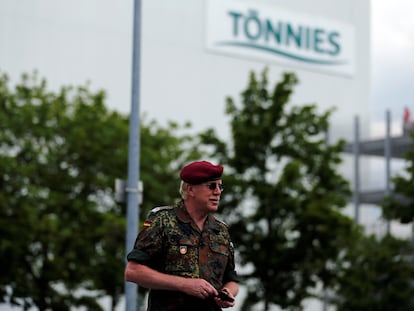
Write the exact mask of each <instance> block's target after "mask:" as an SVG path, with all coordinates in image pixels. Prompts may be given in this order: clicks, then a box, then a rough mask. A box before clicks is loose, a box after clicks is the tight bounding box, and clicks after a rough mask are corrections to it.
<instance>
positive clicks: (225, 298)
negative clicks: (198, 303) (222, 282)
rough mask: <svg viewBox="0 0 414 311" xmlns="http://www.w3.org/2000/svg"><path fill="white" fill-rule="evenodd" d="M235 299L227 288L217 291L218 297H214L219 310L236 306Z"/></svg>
mask: <svg viewBox="0 0 414 311" xmlns="http://www.w3.org/2000/svg"><path fill="white" fill-rule="evenodd" d="M234 298H235V297H234V296H233V295H232V294H231V293H230V291H229V290H228V289H227V288H223V289H222V290H220V291H219V293H218V296H217V297H214V300H215V301H216V303H217V305H218V306H220V307H221V308H229V307H233V306H234V305H235V304H236V301H235V299H234Z"/></svg>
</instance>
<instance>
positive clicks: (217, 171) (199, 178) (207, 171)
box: [180, 161, 223, 185]
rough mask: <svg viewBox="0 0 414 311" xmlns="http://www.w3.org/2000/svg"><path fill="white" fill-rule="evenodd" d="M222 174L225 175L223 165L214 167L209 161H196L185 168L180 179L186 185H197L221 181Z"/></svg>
mask: <svg viewBox="0 0 414 311" xmlns="http://www.w3.org/2000/svg"><path fill="white" fill-rule="evenodd" d="M221 174H223V166H222V165H220V164H218V165H213V164H211V163H210V162H208V161H195V162H191V163H190V164H187V165H186V166H184V167H183V169H182V170H181V172H180V177H181V179H182V180H183V181H184V182H186V183H189V184H192V185H197V184H201V183H203V182H206V181H210V180H217V179H220V178H221Z"/></svg>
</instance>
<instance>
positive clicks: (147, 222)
mask: <svg viewBox="0 0 414 311" xmlns="http://www.w3.org/2000/svg"><path fill="white" fill-rule="evenodd" d="M151 225H152V223H151V222H150V221H146V222H144V227H151Z"/></svg>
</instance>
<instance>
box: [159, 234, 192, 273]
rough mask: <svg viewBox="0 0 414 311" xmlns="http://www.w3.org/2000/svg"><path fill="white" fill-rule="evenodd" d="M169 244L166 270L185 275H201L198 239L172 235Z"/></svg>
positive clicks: (166, 255)
mask: <svg viewBox="0 0 414 311" xmlns="http://www.w3.org/2000/svg"><path fill="white" fill-rule="evenodd" d="M167 244H168V245H167V247H166V254H165V272H167V273H169V274H172V275H178V276H184V277H191V278H196V277H199V275H200V271H199V265H198V247H199V242H198V240H195V239H188V238H182V237H181V238H180V237H177V236H176V237H174V236H172V237H169V239H168V242H167Z"/></svg>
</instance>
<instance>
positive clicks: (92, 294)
mask: <svg viewBox="0 0 414 311" xmlns="http://www.w3.org/2000/svg"><path fill="white" fill-rule="evenodd" d="M46 86H47V85H46V81H45V80H40V79H39V78H38V76H37V74H34V75H32V76H29V75H24V76H23V78H22V81H21V82H20V83H18V84H17V85H16V86H15V88H14V89H10V88H9V80H8V77H7V75H5V74H2V75H1V76H0V109H1V111H2V113H1V114H0V236H1V242H0V264H1V265H2V270H1V271H2V272H1V274H0V300H1V301H2V302H8V303H10V304H16V305H21V306H22V307H23V309H28V308H29V307H31V306H36V307H37V308H38V309H39V310H46V309H57V310H68V309H69V307H70V306H82V305H83V306H86V307H87V308H88V309H90V310H99V309H100V308H101V307H100V306H99V305H98V303H97V302H96V301H97V298H99V297H102V296H104V295H105V296H107V295H109V296H110V297H112V306H113V308H114V306H115V305H116V304H117V302H118V300H119V297H120V295H121V294H122V292H123V287H124V280H123V270H124V264H125V213H124V212H125V208H124V206H119V205H117V204H116V203H115V202H114V200H113V187H114V180H115V178H123V177H124V176H126V173H127V147H128V124H129V120H128V118H127V117H126V116H123V115H121V114H119V113H117V112H111V111H108V109H107V108H106V107H105V105H104V100H105V93H104V92H103V91H98V92H96V93H92V92H91V91H89V89H88V87H79V88H73V87H63V88H61V89H60V90H59V91H58V92H56V93H55V92H51V91H48V90H47V87H46ZM189 126H190V125H186V126H185V127H184V128H182V127H180V126H178V125H177V124H175V123H171V124H169V125H168V126H167V127H166V128H162V127H160V126H159V125H158V124H157V123H156V122H154V121H149V122H148V121H146V119H145V118H143V120H142V124H141V138H142V143H143V144H142V148H141V178H142V180H143V182H144V198H145V201H144V202H145V203H144V205H143V208H142V209H141V213H142V214H141V215H144V214H145V213H146V212H147V211H148V209H149V208H152V207H154V206H156V205H160V204H166V202H165V201H168V202H170V201H171V199H172V198H176V197H177V194H178V183H177V179H178V178H177V171H176V168H177V167H178V166H179V165H180V164H181V163H183V162H185V161H186V160H187V157H192V156H196V155H197V153H196V152H195V151H191V152H186V151H184V150H187V149H186V148H187V147H188V146H191V136H189V135H185V134H182V133H184V132H185V131H184V130H185V129H186V128H188V127H189ZM175 134H177V135H178V134H179V135H181V136H180V137H175V136H174V135H175ZM183 146H185V147H186V148H183ZM141 217H143V216H141Z"/></svg>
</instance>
